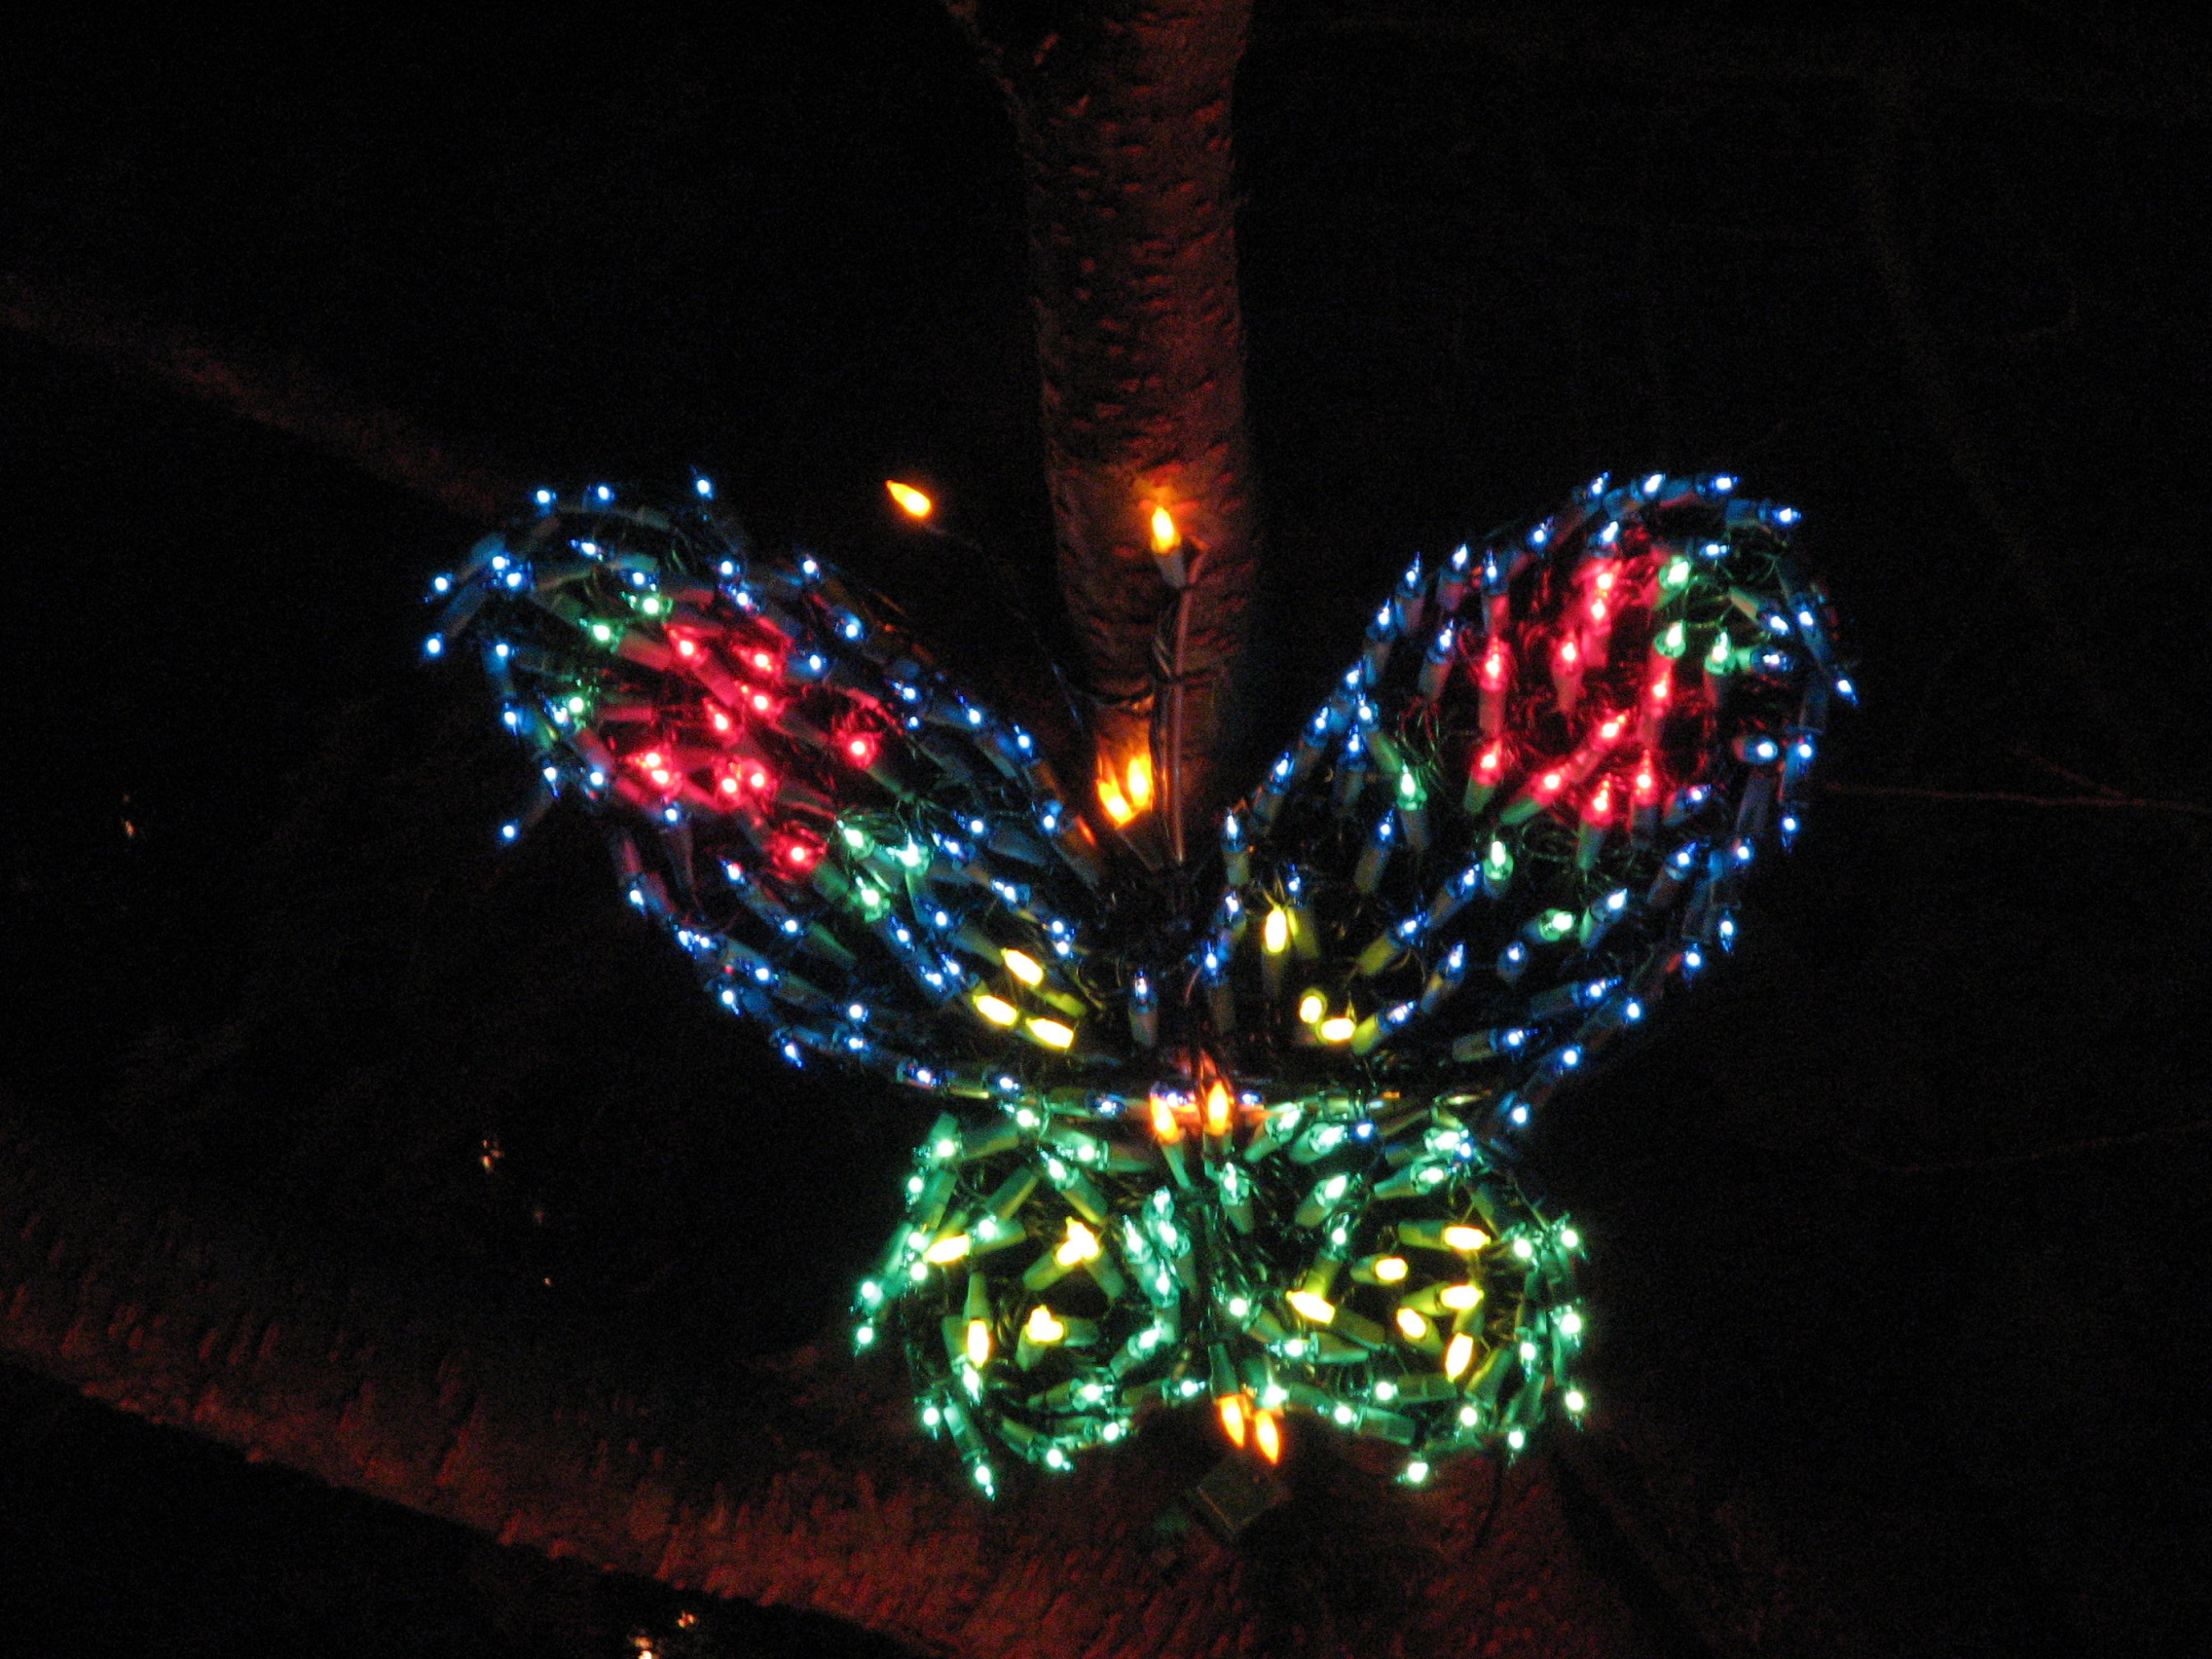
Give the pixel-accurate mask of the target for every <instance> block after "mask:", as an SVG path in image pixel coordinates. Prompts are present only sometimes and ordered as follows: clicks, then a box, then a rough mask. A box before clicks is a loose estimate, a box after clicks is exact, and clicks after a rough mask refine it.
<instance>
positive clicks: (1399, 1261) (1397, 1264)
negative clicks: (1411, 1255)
mask: <svg viewBox="0 0 2212 1659" xmlns="http://www.w3.org/2000/svg"><path fill="white" fill-rule="evenodd" d="M1405 1276H1406V1259H1405V1257H1403V1256H1384V1257H1383V1259H1382V1260H1381V1261H1379V1262H1377V1263H1376V1264H1375V1282H1376V1283H1377V1284H1396V1283H1397V1282H1398V1281H1399V1280H1400V1279H1402V1278H1404V1277H1405Z"/></svg>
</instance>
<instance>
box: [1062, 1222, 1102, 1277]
mask: <svg viewBox="0 0 2212 1659" xmlns="http://www.w3.org/2000/svg"><path fill="white" fill-rule="evenodd" d="M1097 1259H1098V1235H1097V1234H1095V1233H1093V1232H1091V1231H1090V1229H1089V1228H1088V1227H1086V1226H1084V1225H1083V1223H1082V1222H1080V1221H1078V1220H1076V1219H1075V1217H1074V1216H1072V1215H1071V1216H1069V1217H1068V1235H1067V1237H1066V1238H1064V1239H1062V1240H1061V1241H1060V1247H1059V1248H1058V1249H1057V1250H1054V1251H1053V1252H1052V1260H1053V1261H1055V1262H1057V1263H1059V1265H1060V1266H1061V1267H1063V1268H1072V1267H1074V1266H1076V1265H1077V1264H1078V1263H1079V1262H1094V1261H1096V1260H1097Z"/></svg>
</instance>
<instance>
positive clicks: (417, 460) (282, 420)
mask: <svg viewBox="0 0 2212 1659" xmlns="http://www.w3.org/2000/svg"><path fill="white" fill-rule="evenodd" d="M0 321H5V322H6V323H7V325H8V326H9V327H11V328H15V329H18V330H20V331H21V332H22V333H24V334H28V335H30V336H31V337H32V338H34V339H37V340H43V341H45V342H46V343H47V344H48V345H50V346H58V347H60V348H61V349H63V350H69V351H76V352H81V353H83V354H85V355H87V356H92V357H96V358H98V359H99V360H100V361H101V362H104V363H106V364H107V365H108V366H109V367H111V368H115V369H119V370H121V371H123V372H124V373H126V374H132V375H143V376H145V377H146V378H148V379H150V380H153V381H157V382H159V383H161V384H162V385H165V386H167V387H170V388H172V389H173V390H177V391H181V392H183V393H185V394H186V395H187V396H190V397H195V398H199V399H201V400H202V401H203V402H207V403H212V404H214V405H215V406H216V407H217V408H219V409H223V410H227V411H228V412H229V413H231V414H233V415H237V416H240V417H242V418H243V419H245V420H248V421H251V422H253V423H254V424H257V425H262V426H267V427H270V428H271V429H272V430H275V431H279V432H283V433H285V434H287V435H288V436H291V437H294V438H298V439H299V440H300V441H301V442H303V443H306V444H309V445H311V446H312V447H313V448H315V449H318V450H321V451H322V452H323V453H324V454H325V455H330V456H335V457H336V458H337V459H338V460H340V461H346V462H348V463H350V464H351V465H353V466H356V467H358V468H360V469H361V470H362V471H363V472H365V473H367V474H368V475H369V476H370V477H372V478H379V479H382V480H383V481H384V482H386V483H387V484H390V485H393V486H395V487H396V488H398V489H401V490H404V491H406V492H407V493H408V494H409V495H412V496H420V497H422V498H424V499H425V500H430V501H435V502H436V503H437V504H438V505H439V506H441V507H444V508H445V509H446V510H447V511H449V512H451V513H453V514H455V515H456V516H457V517H460V518H464V519H473V520H476V521H477V522H479V523H493V522H496V521H497V520H498V519H500V518H503V517H505V516H506V515H508V514H510V513H512V512H513V511H514V510H515V506H516V503H517V502H519V501H520V500H521V499H522V498H523V486H522V485H521V484H520V483H518V482H516V481H514V480H511V479H508V478H506V477H503V476H501V475H500V474H499V473H498V471H497V470H496V469H495V468H493V467H490V466H487V465H485V464H484V463H483V462H482V461H477V460H475V459H473V458H471V457H468V456H465V455H463V454H461V452H460V451H458V450H456V449H455V448H454V447H453V446H451V445H449V444H444V443H441V442H439V441H438V440H437V439H435V438H433V437H431V436H430V435H429V434H428V433H427V432H425V431H424V430H423V429H422V428H421V427H419V426H417V425H416V424H414V423H413V422H411V421H409V420H408V419H406V417H404V416H401V415H397V414H394V413H392V412H391V411H390V410H387V409H378V408H375V407H373V406H371V405H368V404H364V403H360V402H357V401H355V400H354V399H352V398H350V397H349V396H348V395H347V394H346V393H344V392H342V391H340V390H339V389H338V388H337V387H334V386H332V385H331V384H330V383H329V382H328V381H326V380H324V379H323V378H322V376H321V375H320V374H318V373H317V372H316V371H315V370H313V368H311V367H309V366H308V365H307V364H305V363H303V362H301V361H300V360H298V359H297V358H283V359H277V358H273V357H265V356H261V355H258V354H256V353H253V352H250V351H241V350H217V349H216V348H215V347H213V346H211V345H210V344H208V343H207V342H206V341H204V340H202V339H200V338H198V337H196V336H194V335H192V334H190V333H187V332H186V331H184V330H182V329H177V328H168V327H163V326H161V325H159V324H155V323H150V322H146V321H143V320H140V319H134V318H130V317H126V316H123V315H121V314H118V313H114V312H110V311H106V310H103V309H102V308H100V307H99V306H96V305H94V304H92V302H91V301H89V300H87V299H86V298H85V297H84V296H83V295H81V294H77V293H73V292H70V291H67V290H55V289H53V288H48V287H42V286H40V285H38V284H36V283H33V282H31V281H30V280H28V279H27V278H25V277H24V276H20V275H18V274H17V273H14V272H5V271H0Z"/></svg>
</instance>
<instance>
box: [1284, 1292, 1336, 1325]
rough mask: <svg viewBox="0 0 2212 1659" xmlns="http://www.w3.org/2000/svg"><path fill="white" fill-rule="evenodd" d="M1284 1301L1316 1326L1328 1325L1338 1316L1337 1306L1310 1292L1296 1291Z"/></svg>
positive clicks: (1301, 1316) (1325, 1298)
mask: <svg viewBox="0 0 2212 1659" xmlns="http://www.w3.org/2000/svg"><path fill="white" fill-rule="evenodd" d="M1283 1300H1284V1301H1285V1302H1287V1303H1289V1304H1290V1305H1291V1307H1292V1308H1293V1309H1296V1310H1297V1313H1298V1316H1299V1317H1300V1318H1302V1319H1310V1320H1311V1321H1312V1322H1313V1323H1314V1324H1316V1325H1326V1324H1327V1323H1328V1322H1329V1321H1330V1320H1332V1319H1334V1318H1335V1317H1336V1316H1337V1309H1336V1305H1335V1304H1334V1303H1332V1302H1331V1301H1330V1300H1329V1299H1328V1298H1327V1297H1325V1296H1316V1295H1314V1293H1313V1292H1311V1291H1310V1290H1294V1291H1292V1292H1291V1293H1290V1294H1289V1295H1288V1296H1286V1297H1284V1298H1283Z"/></svg>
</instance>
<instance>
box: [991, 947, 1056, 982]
mask: <svg viewBox="0 0 2212 1659" xmlns="http://www.w3.org/2000/svg"><path fill="white" fill-rule="evenodd" d="M999 960H1000V961H1001V962H1003V963H1005V964H1006V971H1007V972H1008V973H1009V974H1012V975H1013V976H1014V977H1015V978H1016V979H1019V980H1020V981H1021V982H1022V983H1023V984H1025V985H1041V984H1043V983H1044V982H1045V970H1044V969H1042V968H1040V967H1039V966H1038V965H1037V958H1035V957H1034V956H1031V955H1030V954H1029V953H1028V952H1027V951H1022V950H1002V951H1000V952H999Z"/></svg>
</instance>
